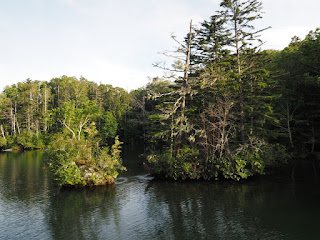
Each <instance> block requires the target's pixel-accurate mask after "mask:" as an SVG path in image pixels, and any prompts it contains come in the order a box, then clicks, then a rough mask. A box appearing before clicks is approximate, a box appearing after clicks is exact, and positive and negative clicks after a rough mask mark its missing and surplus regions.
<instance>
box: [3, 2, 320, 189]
mask: <svg viewBox="0 0 320 240" xmlns="http://www.w3.org/2000/svg"><path fill="white" fill-rule="evenodd" d="M261 9H262V5H261V2H259V1H257V0H243V1H241V0H223V1H222V2H221V9H220V10H219V11H217V12H216V13H215V14H214V15H213V16H211V17H210V18H209V19H208V20H205V21H203V22H202V23H201V24H200V26H198V27H196V26H194V25H193V24H192V22H191V23H190V31H189V32H188V34H187V36H186V38H185V39H183V40H182V41H179V40H178V39H177V38H176V37H175V36H172V37H173V40H174V41H175V43H177V46H178V47H177V49H176V51H175V52H174V53H173V54H171V53H170V54H169V53H168V52H165V53H164V54H165V55H170V57H173V58H174V59H175V61H174V64H173V65H172V67H170V68H167V67H166V66H165V65H164V64H162V63H156V64H155V65H156V67H160V68H163V69H164V72H165V73H166V74H165V76H164V77H161V78H159V77H156V78H154V79H153V80H152V81H151V82H150V83H149V84H147V85H146V86H145V87H143V88H140V89H137V90H133V91H131V92H129V93H128V92H127V91H125V90H124V89H122V88H118V87H112V86H111V85H105V84H97V83H95V82H92V81H88V80H87V79H85V78H83V77H81V78H80V79H77V78H75V77H68V76H62V77H59V78H53V79H52V80H50V81H37V80H31V79H27V80H26V81H23V82H19V83H17V84H14V85H12V86H7V87H6V88H5V90H4V91H3V93H2V94H1V95H0V135H1V136H0V148H1V149H2V150H5V149H38V148H39V149H47V151H48V159H49V161H48V165H49V166H50V167H51V168H52V170H53V172H54V173H55V176H56V179H57V180H58V181H59V183H60V185H72V186H74V185H76V186H86V185H89V186H91V185H103V184H110V183H113V181H114V178H116V177H117V175H118V171H120V170H125V167H124V166H122V160H121V157H120V152H121V144H122V142H120V140H119V139H121V141H123V142H124V143H125V144H128V145H143V146H145V148H144V156H145V158H146V163H145V166H146V168H147V169H148V170H149V172H150V173H151V174H152V175H153V176H156V177H159V178H166V179H174V180H185V179H205V180H217V179H232V180H236V181H238V180H240V179H246V178H248V177H250V176H254V175H260V174H265V173H268V172H271V171H273V170H275V169H290V172H291V175H292V177H294V175H295V169H296V168H297V166H299V165H301V164H302V163H303V164H309V165H310V166H312V169H313V171H314V174H315V175H317V174H318V170H319V163H320V162H319V160H320V155H319V151H320V145H319V140H320V104H319V103H320V30H319V29H316V30H314V31H310V32H309V34H308V35H307V36H306V37H305V38H304V39H299V38H298V37H293V38H292V41H291V43H290V44H289V46H288V47H286V48H285V49H283V50H281V51H278V50H261V46H262V44H263V42H262V40H260V38H259V34H260V33H261V32H263V31H265V30H266V31H267V29H268V27H266V28H264V29H255V28H254V23H255V21H257V20H258V19H259V18H261ZM275 37H276V36H275Z"/></svg>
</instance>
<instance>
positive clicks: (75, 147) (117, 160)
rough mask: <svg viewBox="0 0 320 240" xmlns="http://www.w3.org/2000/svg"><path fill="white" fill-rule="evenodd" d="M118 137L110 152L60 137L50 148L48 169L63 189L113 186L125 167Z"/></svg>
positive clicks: (76, 140)
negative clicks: (69, 187)
mask: <svg viewBox="0 0 320 240" xmlns="http://www.w3.org/2000/svg"><path fill="white" fill-rule="evenodd" d="M121 144H122V143H121V142H120V141H119V139H118V137H116V138H115V143H114V145H112V147H111V152H110V153H109V148H108V147H105V148H99V147H98V146H97V145H96V144H95V142H94V141H93V142H89V141H88V140H78V139H74V138H70V137H66V136H64V135H62V134H57V135H56V136H55V137H54V141H52V143H51V145H50V146H49V148H48V150H47V152H48V156H49V163H48V164H49V167H50V168H51V169H52V170H53V173H54V175H55V177H56V180H57V181H58V182H59V184H60V185H63V186H68V185H71V186H87V185H88V186H92V185H104V184H111V183H113V182H114V178H116V177H117V176H118V171H119V170H126V168H125V167H123V166H122V159H121V156H120V152H121V150H120V149H121V146H120V145H121Z"/></svg>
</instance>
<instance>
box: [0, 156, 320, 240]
mask: <svg viewBox="0 0 320 240" xmlns="http://www.w3.org/2000/svg"><path fill="white" fill-rule="evenodd" d="M44 158H45V155H44V154H43V153H42V152H40V151H34V152H23V153H1V154H0V239H1V240H2V239H19V240H20V239H39V240H40V239H41V240H42V239H68V240H72V239H237V240H238V239H319V230H320V225H319V216H320V204H319V203H320V188H319V185H315V184H311V183H308V184H306V183H302V182H296V183H292V182H290V181H289V180H283V179H282V180H280V179H278V180H275V179H273V180H255V181H248V182H246V183H233V182H216V183H215V182H209V183H208V182H187V183H181V182H166V181H153V180H152V178H150V177H149V176H148V175H147V174H146V173H145V172H144V170H143V168H142V164H141V163H142V162H141V160H140V159H139V158H138V157H137V154H136V153H134V152H130V151H126V152H124V154H123V158H124V165H126V166H127V168H128V171H127V172H125V173H122V174H121V176H120V177H119V178H118V179H117V181H116V184H115V185H114V186H107V187H97V188H83V189H60V188H59V187H57V186H55V185H54V182H53V179H52V176H51V175H50V173H48V171H47V170H46V169H45V168H44Z"/></svg>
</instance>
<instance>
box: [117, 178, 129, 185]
mask: <svg viewBox="0 0 320 240" xmlns="http://www.w3.org/2000/svg"><path fill="white" fill-rule="evenodd" d="M126 182H128V178H126V177H118V178H116V179H115V180H114V184H116V185H118V184H122V183H126Z"/></svg>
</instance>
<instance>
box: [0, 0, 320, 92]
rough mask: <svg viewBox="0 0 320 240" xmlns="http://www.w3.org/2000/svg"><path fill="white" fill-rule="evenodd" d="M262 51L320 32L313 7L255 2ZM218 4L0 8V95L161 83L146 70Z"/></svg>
mask: <svg viewBox="0 0 320 240" xmlns="http://www.w3.org/2000/svg"><path fill="white" fill-rule="evenodd" d="M262 3H263V12H264V15H263V19H260V20H258V21H257V22H256V27H257V29H260V28H265V27H269V26H271V27H272V28H271V29H269V30H267V31H265V32H263V34H262V37H261V38H262V40H263V41H265V44H264V45H263V48H264V49H277V50H281V49H283V48H284V47H286V46H287V45H288V44H289V43H290V40H291V38H292V37H293V36H299V37H300V38H302V39H303V38H304V37H305V35H306V34H308V32H309V31H310V30H315V29H316V28H317V27H320V15H319V13H318V11H319V9H320V1H317V0H304V1H301V0H262ZM219 4H220V0H0V91H2V90H3V89H4V88H5V86H7V85H12V84H15V83H17V82H21V81H24V80H26V79H27V78H30V79H32V80H43V81H49V80H50V79H52V78H55V77H61V76H62V75H67V76H75V77H77V78H79V77H80V76H83V77H85V78H86V79H88V80H90V81H94V82H97V83H102V84H111V85H113V86H115V87H122V88H124V89H126V90H128V91H130V90H133V89H136V88H139V87H143V86H145V85H146V84H147V83H148V82H149V81H150V79H152V78H153V77H156V76H161V75H162V70H160V69H157V68H155V67H153V63H155V62H159V61H168V62H169V63H170V61H171V60H170V59H165V57H164V56H163V55H161V54H160V53H161V52H163V51H165V50H172V49H174V47H175V46H176V45H175V42H174V41H173V40H172V39H171V37H170V36H171V33H174V34H175V35H176V36H177V37H178V39H181V40H182V39H183V38H184V36H185V35H186V33H187V32H188V27H189V22H190V20H191V19H192V20H193V23H195V24H199V23H200V22H202V21H203V20H208V19H209V18H210V16H212V15H213V14H215V11H217V10H219Z"/></svg>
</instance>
